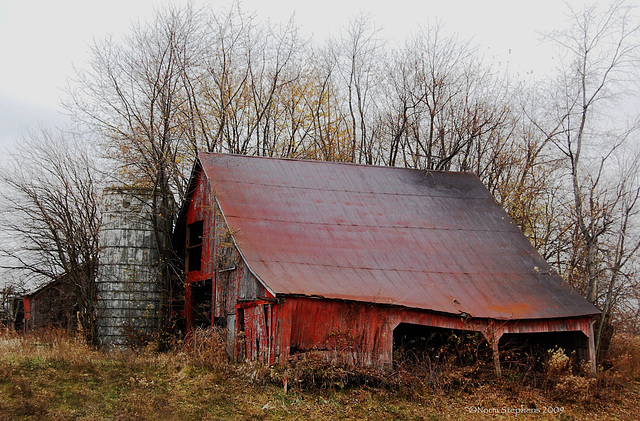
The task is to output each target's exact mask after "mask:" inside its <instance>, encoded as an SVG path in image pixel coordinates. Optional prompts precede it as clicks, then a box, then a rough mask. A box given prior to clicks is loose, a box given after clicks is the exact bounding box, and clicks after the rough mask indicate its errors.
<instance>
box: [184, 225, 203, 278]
mask: <svg viewBox="0 0 640 421" xmlns="http://www.w3.org/2000/svg"><path fill="white" fill-rule="evenodd" d="M203 231H204V221H196V222H194V223H192V224H189V225H187V244H186V246H187V259H186V266H187V272H193V271H199V270H201V269H202V235H203Z"/></svg>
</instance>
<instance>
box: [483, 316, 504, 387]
mask: <svg viewBox="0 0 640 421" xmlns="http://www.w3.org/2000/svg"><path fill="white" fill-rule="evenodd" d="M482 334H483V335H484V337H485V339H486V340H487V342H488V343H489V345H491V351H492V352H493V366H494V368H495V370H496V377H502V368H501V367H500V350H499V349H498V342H500V338H501V337H502V334H503V332H502V331H496V330H494V329H493V327H492V326H491V325H489V326H487V328H486V329H485V330H483V331H482Z"/></svg>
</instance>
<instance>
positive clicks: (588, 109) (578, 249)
mask: <svg viewBox="0 0 640 421" xmlns="http://www.w3.org/2000/svg"><path fill="white" fill-rule="evenodd" d="M634 12H635V11H634V8H633V7H631V6H629V5H628V4H627V3H626V2H625V1H624V0H618V1H615V2H613V3H612V4H611V5H609V6H608V7H607V8H605V9H604V10H602V9H601V8H599V7H598V6H597V5H596V4H593V5H590V6H586V7H585V8H584V9H583V10H570V13H569V18H570V20H571V26H570V27H569V28H568V29H566V30H565V31H559V32H554V33H552V34H549V35H548V39H550V40H551V41H553V42H555V43H556V45H557V46H558V47H559V56H560V57H561V61H560V68H559V69H558V76H557V78H556V79H555V81H554V83H551V84H549V87H550V89H549V91H548V92H549V94H548V96H547V97H546V99H547V104H548V105H547V107H546V108H547V115H546V117H543V118H540V119H538V120H536V119H533V120H534V122H535V125H536V128H537V129H538V130H539V131H540V132H541V133H542V135H543V137H544V138H547V139H550V140H551V141H552V142H553V144H554V145H555V146H556V148H557V150H558V151H559V152H560V154H561V157H562V160H563V161H562V162H563V167H562V168H561V170H562V171H563V172H564V174H565V175H566V180H567V181H568V183H567V187H568V188H567V195H566V197H570V198H571V199H570V200H569V201H563V203H562V206H564V208H565V209H566V210H567V215H568V216H569V219H568V220H569V221H570V222H571V224H572V225H573V226H574V227H575V228H574V229H573V231H572V233H571V234H572V237H571V245H570V247H567V250H566V258H567V267H566V269H565V271H564V274H565V276H566V277H567V278H568V279H569V281H570V282H572V283H573V285H574V286H576V287H577V288H578V289H579V290H580V291H581V292H583V293H584V295H585V297H586V298H587V299H588V300H589V301H590V302H592V303H594V304H596V305H598V306H601V307H602V308H603V312H604V314H603V316H602V319H601V321H600V323H599V328H598V329H597V332H596V343H600V337H601V334H602V329H603V323H604V321H605V319H606V318H608V317H609V316H610V313H611V311H612V305H613V302H614V301H615V297H614V296H615V292H616V285H617V284H618V280H619V276H620V274H621V271H622V267H623V266H625V265H627V264H628V263H629V260H630V259H631V255H630V254H628V253H629V250H631V251H633V250H634V249H635V246H630V245H629V243H628V242H627V241H625V239H627V236H628V233H629V232H630V231H629V230H630V226H631V225H633V226H635V224H636V223H637V222H635V221H632V214H633V213H634V211H633V209H635V202H636V200H635V199H633V200H632V199H630V198H631V197H633V196H634V192H635V187H634V186H633V182H631V181H630V180H635V183H637V177H635V176H634V177H630V176H629V175H625V176H620V175H619V174H618V173H616V171H615V170H614V169H615V166H616V160H615V159H616V157H617V156H618V155H620V154H624V153H627V152H626V151H627V150H628V145H629V142H630V139H633V138H634V137H635V136H637V135H636V129H637V125H636V124H635V123H633V124H631V125H628V124H625V123H624V122H621V121H622V120H621V119H618V120H615V118H616V116H615V115H614V114H613V113H614V112H618V113H620V110H622V109H623V106H622V104H623V100H624V99H625V97H626V96H627V95H629V94H632V93H634V92H637V90H636V89H635V88H637V86H636V85H635V81H636V80H637V73H636V69H637V66H638V64H639V63H640V62H639V61H638V60H639V59H640V56H639V55H638V53H639V52H640V39H639V38H638V36H639V35H640V26H639V25H638V21H637V19H636V17H635V15H634ZM614 110H615V111H614ZM635 171H636V174H637V168H636V169H635ZM558 204H560V202H559V203H558ZM634 229H635V228H634ZM629 247H630V249H629ZM636 250H637V249H636Z"/></svg>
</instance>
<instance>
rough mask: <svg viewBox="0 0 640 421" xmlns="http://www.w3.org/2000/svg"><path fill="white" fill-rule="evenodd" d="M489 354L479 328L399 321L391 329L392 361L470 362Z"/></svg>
mask: <svg viewBox="0 0 640 421" xmlns="http://www.w3.org/2000/svg"><path fill="white" fill-rule="evenodd" d="M490 358H491V347H489V345H488V344H487V341H486V339H485V337H484V336H483V335H482V334H481V333H480V332H475V331H470V330H459V329H445V328H440V327H433V326H425V325H417V324H412V323H400V324H399V325H398V326H397V327H396V328H395V329H394V330H393V359H394V361H393V362H394V365H420V364H424V363H427V364H430V365H438V364H444V363H448V364H455V365H460V366H464V365H469V364H474V363H475V362H477V361H479V360H483V361H487V360H489V359H490Z"/></svg>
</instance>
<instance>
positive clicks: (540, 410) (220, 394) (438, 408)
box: [0, 332, 640, 420]
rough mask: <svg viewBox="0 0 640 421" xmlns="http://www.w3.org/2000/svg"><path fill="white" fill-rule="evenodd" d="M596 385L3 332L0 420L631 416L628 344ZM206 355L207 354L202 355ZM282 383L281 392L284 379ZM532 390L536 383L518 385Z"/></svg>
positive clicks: (632, 364)
mask: <svg viewBox="0 0 640 421" xmlns="http://www.w3.org/2000/svg"><path fill="white" fill-rule="evenodd" d="M625 341H626V342H624V341H622V342H623V343H622V345H619V348H620V349H618V350H617V351H616V352H617V353H618V355H617V357H616V358H617V360H616V364H617V366H615V367H614V368H612V369H609V370H607V371H606V372H603V373H601V374H600V375H599V377H598V379H589V378H586V377H582V376H574V375H570V374H567V373H565V374H561V373H555V374H554V376H555V377H553V378H552V376H551V374H550V372H551V371H552V367H551V362H550V363H549V365H548V366H547V373H541V374H540V376H538V381H533V380H529V381H523V378H522V376H521V375H519V374H518V373H512V372H509V371H506V373H505V375H504V376H503V377H502V378H501V379H496V378H495V377H494V376H493V375H492V374H491V373H487V372H484V371H482V372H481V371H480V370H476V369H474V368H473V367H467V368H464V369H457V370H456V369H453V368H452V369H450V370H448V371H447V372H446V373H445V372H442V373H440V375H439V377H438V378H437V379H435V380H434V379H433V378H430V379H427V378H426V377H425V376H422V375H421V374H419V375H413V376H409V377H411V379H410V380H406V381H405V380H404V379H403V376H406V375H407V373H404V374H403V373H385V374H381V373H373V372H368V373H362V372H350V371H348V370H347V369H344V368H339V367H331V366H329V365H327V364H315V365H314V364H312V363H307V364H306V365H304V364H303V363H299V365H298V366H297V367H294V368H291V367H288V368H283V367H276V368H270V367H265V366H261V365H255V364H254V365H252V364H249V363H245V364H232V363H228V362H226V361H225V360H224V359H223V358H222V357H221V354H216V352H212V351H211V350H209V351H207V350H205V349H203V348H197V347H195V349H194V347H192V348H187V347H177V349H178V350H176V351H172V352H167V353H157V352H153V351H152V350H150V349H147V350H141V351H139V352H128V353H109V354H105V353H102V352H99V351H96V350H93V349H91V348H89V347H87V346H86V345H85V344H84V343H83V342H82V340H80V339H79V338H75V337H70V336H68V335H65V334H62V333H60V332H47V333H41V334H40V335H38V336H27V337H24V336H18V335H16V334H13V333H8V332H5V333H3V334H0V419H6V420H14V419H47V420H49V419H53V420H67V419H86V420H101V419H115V420H134V419H135V420H138V419H145V420H146V419H148V420H174V419H175V420H198V419H211V420H220V419H222V420H227V419H228V420H232V419H233V420H236V419H265V420H271V419H285V420H287V419H294V420H296V419H298V420H324V419H340V420H344V419H352V420H361V419H372V420H422V419H426V420H472V419H515V418H516V417H517V418H518V419H536V420H547V419H560V420H610V419H614V420H615V419H620V420H633V419H640V409H639V408H638V402H640V384H639V383H638V370H640V368H639V367H638V361H640V356H639V355H637V353H638V351H639V350H640V348H639V346H638V340H637V338H626V339H625ZM205 354H206V355H205ZM285 378H286V379H287V388H286V390H285V387H284V379H285ZM527 383H536V384H527Z"/></svg>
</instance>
